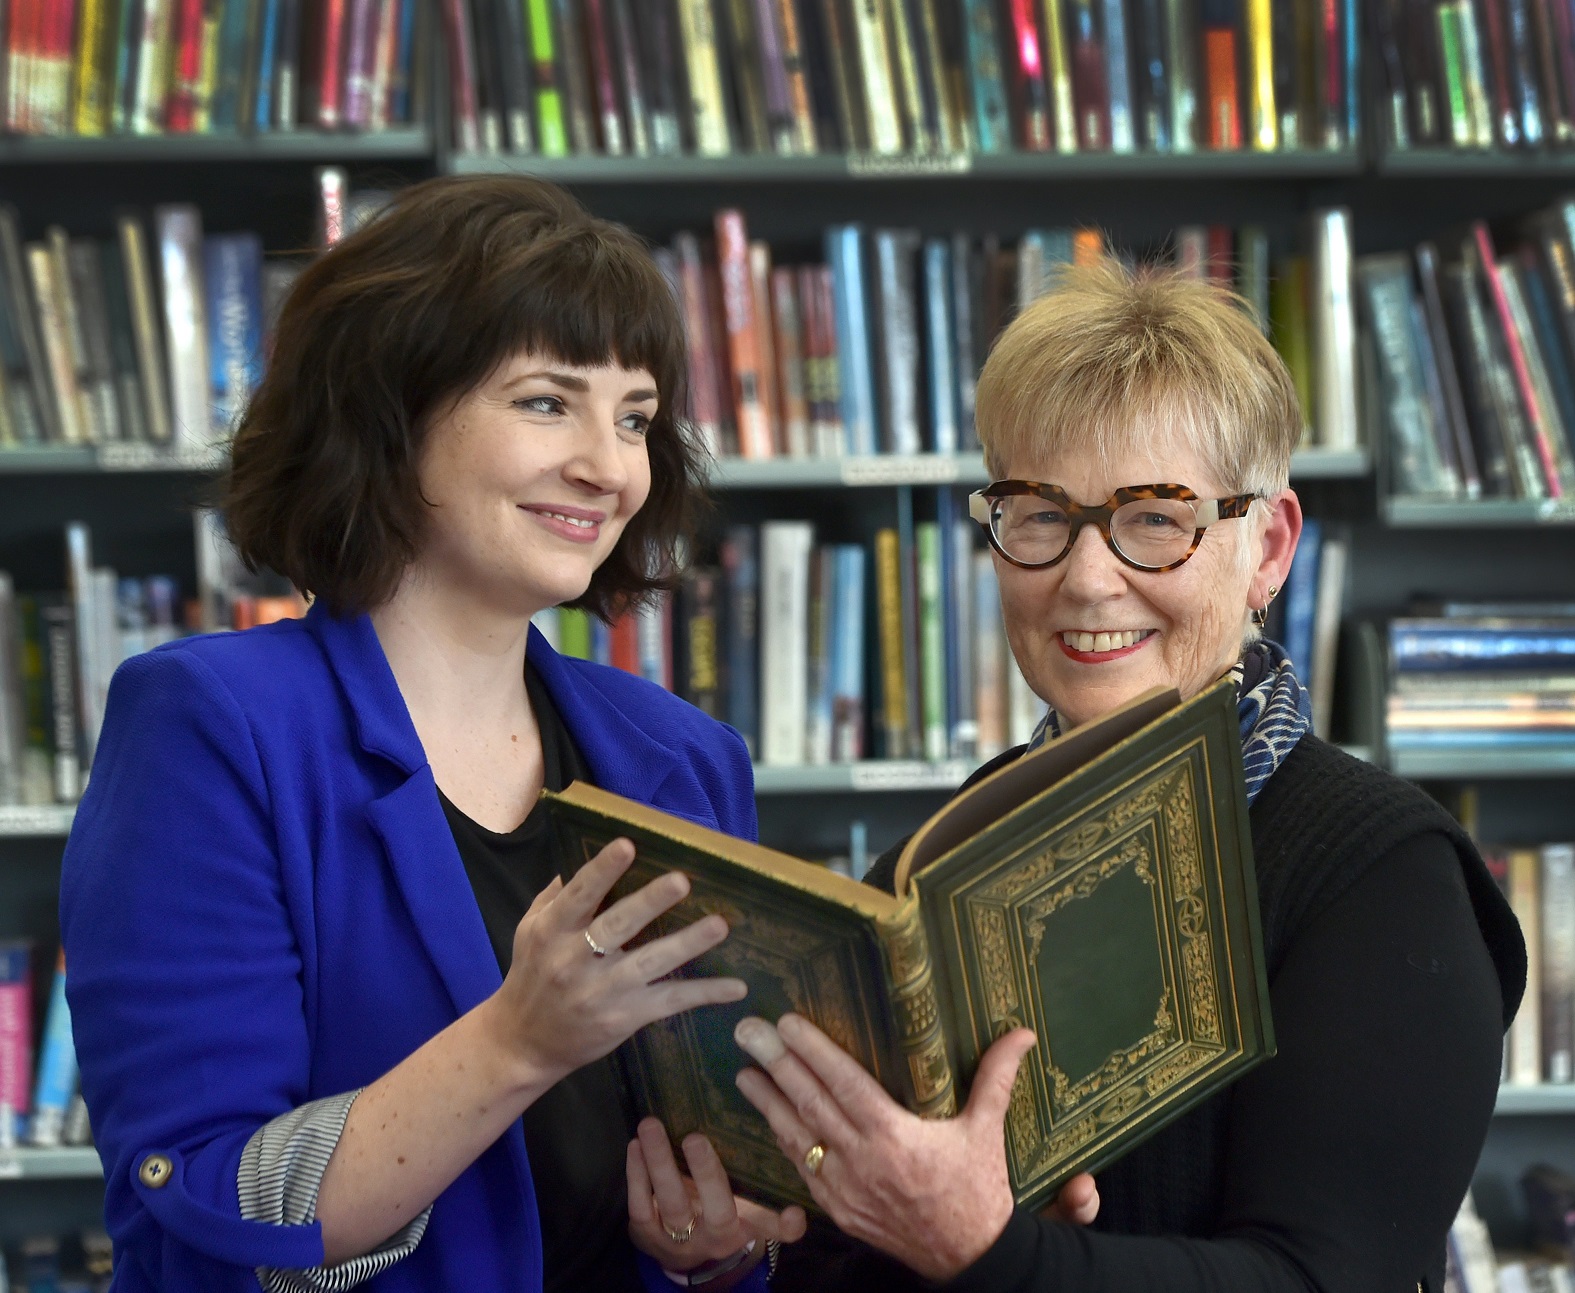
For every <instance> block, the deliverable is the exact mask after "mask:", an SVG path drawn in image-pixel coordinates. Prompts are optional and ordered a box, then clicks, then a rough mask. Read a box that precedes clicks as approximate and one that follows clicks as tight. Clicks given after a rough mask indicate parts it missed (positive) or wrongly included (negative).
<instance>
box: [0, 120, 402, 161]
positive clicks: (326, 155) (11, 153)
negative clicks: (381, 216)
mask: <svg viewBox="0 0 1575 1293" xmlns="http://www.w3.org/2000/svg"><path fill="white" fill-rule="evenodd" d="M432 155H433V134H432V131H431V129H430V128H428V127H424V126H423V127H413V128H410V129H399V130H384V131H377V132H374V133H368V134H331V133H328V132H326V131H315V130H286V131H276V132H270V133H265V134H258V135H241V134H225V133H213V134H189V135H104V136H98V137H90V136H63V137H59V138H45V137H39V136H25V135H22V136H18V135H13V136H0V166H13V165H41V166H43V165H50V166H72V165H81V164H86V163H100V162H114V163H116V164H138V163H154V162H156V163H174V164H178V165H189V164H192V163H204V164H208V165H213V164H215V163H246V162H268V161H291V162H321V163H325V164H327V163H340V162H347V161H350V162H366V161H426V160H428V159H429V158H431V157H432Z"/></svg>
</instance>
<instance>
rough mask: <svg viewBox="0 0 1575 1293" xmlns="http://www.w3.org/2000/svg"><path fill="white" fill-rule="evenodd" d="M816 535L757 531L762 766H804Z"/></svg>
mask: <svg viewBox="0 0 1575 1293" xmlns="http://www.w3.org/2000/svg"><path fill="white" fill-rule="evenodd" d="M814 542H815V534H814V529H813V527H812V526H811V525H810V524H809V523H808V522H807V521H767V522H765V523H764V524H762V525H761V527H760V594H761V605H760V677H761V679H762V681H763V682H764V681H765V680H767V679H769V680H770V685H769V686H763V687H762V689H761V697H760V700H761V706H760V708H761V742H760V747H761V748H760V754H761V762H762V763H765V764H766V765H768V766H783V765H793V764H800V763H803V762H804V755H805V723H806V717H807V701H808V697H807V691H806V689H807V683H808V675H809V641H808V628H809V560H810V553H811V550H812V549H813V547H814Z"/></svg>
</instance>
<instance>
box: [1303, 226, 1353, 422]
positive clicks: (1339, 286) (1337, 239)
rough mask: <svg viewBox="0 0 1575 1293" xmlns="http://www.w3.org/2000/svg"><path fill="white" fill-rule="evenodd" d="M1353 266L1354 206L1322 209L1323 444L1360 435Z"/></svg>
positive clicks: (1318, 309) (1317, 242) (1316, 341)
mask: <svg viewBox="0 0 1575 1293" xmlns="http://www.w3.org/2000/svg"><path fill="white" fill-rule="evenodd" d="M1351 268H1352V267H1351V213H1350V211H1349V210H1347V209H1345V208H1336V209H1333V210H1327V211H1321V212H1318V213H1317V214H1316V215H1315V217H1314V220H1313V257H1312V278H1313V284H1314V288H1313V292H1314V295H1313V329H1312V343H1313V351H1312V357H1313V373H1314V378H1315V381H1316V382H1317V387H1316V391H1315V395H1314V417H1315V426H1316V428H1317V436H1318V443H1319V444H1320V445H1321V446H1323V447H1326V448H1330V449H1354V448H1356V447H1357V444H1358V442H1359V439H1360V436H1359V432H1358V427H1359V426H1360V422H1359V420H1358V416H1357V407H1356V321H1355V318H1354V305H1355V302H1354V298H1353V296H1352V291H1351Z"/></svg>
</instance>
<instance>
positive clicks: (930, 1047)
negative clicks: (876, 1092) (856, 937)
mask: <svg viewBox="0 0 1575 1293" xmlns="http://www.w3.org/2000/svg"><path fill="white" fill-rule="evenodd" d="M880 942H881V951H882V953H883V954H884V958H885V971H886V982H887V989H888V1000H889V1001H890V1003H891V1014H892V1018H891V1023H892V1036H893V1037H895V1038H896V1039H897V1049H898V1053H899V1057H900V1059H901V1061H902V1063H901V1064H899V1065H898V1066H896V1067H897V1068H898V1069H899V1070H900V1071H901V1072H903V1073H904V1075H905V1077H906V1082H905V1083H904V1086H905V1087H906V1090H905V1091H904V1093H903V1094H904V1096H905V1103H906V1104H907V1105H908V1107H909V1108H910V1109H911V1110H913V1112H914V1113H916V1114H918V1115H919V1116H920V1117H921V1118H949V1117H951V1116H952V1115H953V1114H955V1113H956V1112H957V1084H956V1080H955V1078H954V1077H953V1075H952V1064H951V1056H950V1052H949V1051H948V1049H947V1046H946V1037H945V1034H944V1032H943V1031H942V1020H943V1019H944V1018H945V1016H944V1015H943V1014H942V1013H941V1002H940V999H939V995H938V993H937V991H936V983H935V970H934V966H933V965H932V963H931V958H930V948H929V939H928V936H927V935H926V934H925V930H924V918H923V914H922V912H921V911H920V909H919V903H918V901H917V899H916V898H915V899H912V900H910V901H908V902H905V903H904V904H903V905H902V907H901V908H900V909H899V911H898V914H897V915H896V916H895V917H894V918H893V919H892V920H891V921H889V922H885V923H883V924H882V925H881V926H880Z"/></svg>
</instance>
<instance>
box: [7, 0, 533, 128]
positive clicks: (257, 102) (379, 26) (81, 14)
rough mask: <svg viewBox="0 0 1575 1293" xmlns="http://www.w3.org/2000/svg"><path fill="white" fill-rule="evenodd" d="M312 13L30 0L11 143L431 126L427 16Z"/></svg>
mask: <svg viewBox="0 0 1575 1293" xmlns="http://www.w3.org/2000/svg"><path fill="white" fill-rule="evenodd" d="M301 8H302V6H301V0H142V3H137V2H136V0H82V3H80V4H65V5H50V4H48V3H46V2H45V0H17V2H16V3H15V4H13V5H12V6H11V9H10V17H9V21H8V22H7V24H6V31H5V39H4V47H3V49H0V80H3V82H4V84H5V99H4V113H3V123H4V129H5V130H6V131H7V132H8V133H10V134H13V135H28V136H45V137H57V136H80V137H86V138H102V137H106V136H119V135H158V134H167V135H193V134H196V135H214V134H222V135H234V136H237V137H238V136H239V135H241V134H243V133H244V134H248V135H251V134H264V133H270V132H274V131H291V130H296V129H321V130H325V131H338V130H354V131H375V130H384V129H387V128H389V127H390V126H411V125H415V124H417V123H418V122H420V121H421V120H422V119H423V117H424V116H425V111H426V109H425V102H424V96H425V80H426V71H425V69H426V64H427V62H428V61H429V60H428V58H427V57H426V47H427V46H428V45H429V44H430V37H429V36H428V35H427V28H428V24H427V22H426V21H425V19H423V18H422V17H421V16H420V15H419V14H418V12H417V11H418V10H419V9H423V8H424V7H423V6H420V5H418V4H416V2H415V0H327V2H326V3H323V4H321V5H318V6H314V8H313V11H312V12H313V21H310V22H304V23H303V22H302V21H301V18H302V14H301ZM503 8H507V6H504V7H503ZM519 45H520V42H519V41H516V42H514V45H513V47H514V48H518V47H519ZM464 83H465V82H463V81H462V82H461V84H464ZM456 106H458V107H461V108H463V104H462V103H461V102H459V97H458V96H457V101H456ZM520 142H528V141H520Z"/></svg>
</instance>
